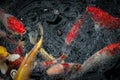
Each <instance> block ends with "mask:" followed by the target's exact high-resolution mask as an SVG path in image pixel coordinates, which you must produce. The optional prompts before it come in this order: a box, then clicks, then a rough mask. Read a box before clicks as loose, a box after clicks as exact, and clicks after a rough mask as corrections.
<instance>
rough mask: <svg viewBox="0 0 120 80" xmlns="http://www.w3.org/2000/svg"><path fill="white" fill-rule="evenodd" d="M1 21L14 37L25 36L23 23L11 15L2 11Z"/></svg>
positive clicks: (0, 14)
mask: <svg viewBox="0 0 120 80" xmlns="http://www.w3.org/2000/svg"><path fill="white" fill-rule="evenodd" d="M0 20H1V22H2V23H3V24H4V26H5V27H6V29H7V30H8V31H9V32H11V33H12V34H14V35H18V34H20V35H23V34H25V33H26V28H25V26H24V25H23V23H22V22H21V21H20V20H18V19H17V18H16V17H14V16H13V15H11V14H8V13H6V12H4V11H3V10H0Z"/></svg>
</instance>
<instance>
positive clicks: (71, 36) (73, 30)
mask: <svg viewBox="0 0 120 80" xmlns="http://www.w3.org/2000/svg"><path fill="white" fill-rule="evenodd" d="M84 18H85V14H83V15H82V17H81V18H80V19H79V20H78V21H76V22H75V23H74V24H73V25H72V28H71V30H70V31H69V32H68V33H67V36H66V39H65V43H66V44H67V45H70V44H71V42H72V41H73V40H74V39H75V38H76V37H77V35H78V31H79V30H80V28H81V25H82V23H83V21H84Z"/></svg>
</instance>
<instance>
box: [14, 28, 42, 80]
mask: <svg viewBox="0 0 120 80" xmlns="http://www.w3.org/2000/svg"><path fill="white" fill-rule="evenodd" d="M40 30H41V38H40V40H39V41H38V42H37V43H36V45H35V46H34V47H33V49H32V50H31V51H30V52H29V53H28V54H26V56H25V57H24V59H23V61H22V63H21V65H20V67H19V69H18V72H17V73H16V75H15V78H14V80H29V77H30V74H31V71H32V69H33V66H34V61H35V58H36V56H37V52H38V50H39V49H40V47H41V46H42V42H43V29H42V26H40Z"/></svg>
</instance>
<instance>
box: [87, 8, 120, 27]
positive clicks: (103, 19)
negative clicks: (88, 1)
mask: <svg viewBox="0 0 120 80" xmlns="http://www.w3.org/2000/svg"><path fill="white" fill-rule="evenodd" d="M86 11H87V12H88V14H89V15H90V17H91V18H92V20H93V21H94V22H95V23H96V24H98V25H100V26H102V27H105V28H107V29H116V28H119V27H120V18H116V17H113V16H112V15H110V14H109V13H107V12H105V11H104V10H102V9H99V8H96V7H93V6H88V7H87V8H86Z"/></svg>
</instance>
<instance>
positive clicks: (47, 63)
mask: <svg viewBox="0 0 120 80" xmlns="http://www.w3.org/2000/svg"><path fill="white" fill-rule="evenodd" d="M52 64H54V63H53V62H52V61H46V62H44V65H45V66H47V67H49V66H50V65H52Z"/></svg>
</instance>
